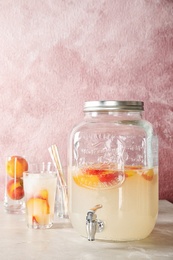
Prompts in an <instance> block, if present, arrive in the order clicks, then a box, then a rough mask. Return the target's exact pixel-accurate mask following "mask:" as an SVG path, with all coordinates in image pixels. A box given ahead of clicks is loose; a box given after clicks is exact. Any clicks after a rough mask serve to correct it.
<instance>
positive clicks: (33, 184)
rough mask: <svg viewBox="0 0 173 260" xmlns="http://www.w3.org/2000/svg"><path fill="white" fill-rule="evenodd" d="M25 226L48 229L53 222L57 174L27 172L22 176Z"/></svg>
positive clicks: (36, 171) (50, 172) (51, 172)
mask: <svg viewBox="0 0 173 260" xmlns="http://www.w3.org/2000/svg"><path fill="white" fill-rule="evenodd" d="M23 182H24V192H25V205H26V219H27V226H28V227H29V228H34V229H45V228H50V227H52V225H53V221H54V208H55V197H56V187H57V174H56V172H53V171H39V170H37V169H35V170H33V171H27V172H24V174H23Z"/></svg>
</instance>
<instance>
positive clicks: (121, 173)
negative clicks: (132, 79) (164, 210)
mask: <svg viewBox="0 0 173 260" xmlns="http://www.w3.org/2000/svg"><path fill="white" fill-rule="evenodd" d="M143 107H144V104H143V102H140V101H88V102H85V106H84V114H85V116H84V120H83V122H81V123H80V124H79V125H77V126H75V127H74V129H73V130H72V133H71V136H70V144H69V162H68V164H69V168H68V178H69V180H68V181H69V183H68V186H69V216H70V221H71V223H72V225H73V227H74V229H76V230H77V231H78V232H79V233H80V234H81V235H82V236H85V237H87V238H88V240H94V239H101V240H109V241H130V240H139V239H143V238H145V237H147V236H148V235H149V234H150V233H151V231H152V230H153V228H154V226H155V222H156V219H157V214H158V158H157V157H158V145H157V137H156V135H155V134H154V131H153V127H152V125H151V123H149V122H148V121H146V120H144V119H143V115H142V112H143Z"/></svg>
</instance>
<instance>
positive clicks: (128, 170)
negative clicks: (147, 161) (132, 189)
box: [124, 165, 142, 177]
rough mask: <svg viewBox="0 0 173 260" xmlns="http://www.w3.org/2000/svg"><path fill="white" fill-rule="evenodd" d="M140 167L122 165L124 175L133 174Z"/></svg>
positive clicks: (130, 175)
mask: <svg viewBox="0 0 173 260" xmlns="http://www.w3.org/2000/svg"><path fill="white" fill-rule="evenodd" d="M141 169H142V166H141V165H126V166H125V167H124V171H125V176H126V177H132V176H134V175H135V174H136V173H137V172H138V171H140V170H141Z"/></svg>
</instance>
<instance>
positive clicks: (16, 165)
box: [6, 156, 28, 178]
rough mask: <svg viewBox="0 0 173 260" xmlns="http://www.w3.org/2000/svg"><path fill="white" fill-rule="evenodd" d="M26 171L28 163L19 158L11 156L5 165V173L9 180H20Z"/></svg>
mask: <svg viewBox="0 0 173 260" xmlns="http://www.w3.org/2000/svg"><path fill="white" fill-rule="evenodd" d="M27 170H28V163H27V161H26V160H25V159H24V158H23V157H21V156H12V157H10V158H9V160H8V161H7V163H6V172H7V174H8V175H9V176H10V177H11V178H21V177H22V176H23V172H24V171H27Z"/></svg>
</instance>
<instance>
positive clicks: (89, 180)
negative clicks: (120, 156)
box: [73, 166, 124, 189]
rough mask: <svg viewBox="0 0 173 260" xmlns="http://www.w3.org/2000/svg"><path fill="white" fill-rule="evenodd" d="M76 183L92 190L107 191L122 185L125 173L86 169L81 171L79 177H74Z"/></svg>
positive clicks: (111, 170) (102, 169) (113, 170)
mask: <svg viewBox="0 0 173 260" xmlns="http://www.w3.org/2000/svg"><path fill="white" fill-rule="evenodd" d="M73 179H74V181H75V183H76V184H77V185H79V186H81V187H85V188H90V189H95V188H99V189H106V188H113V187H116V186H118V185H120V184H121V183H122V182H123V180H124V173H123V172H122V171H118V170H115V169H104V168H103V166H102V167H101V168H98V167H97V168H94V167H88V168H87V167H86V168H83V169H81V170H80V173H79V175H75V176H73Z"/></svg>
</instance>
